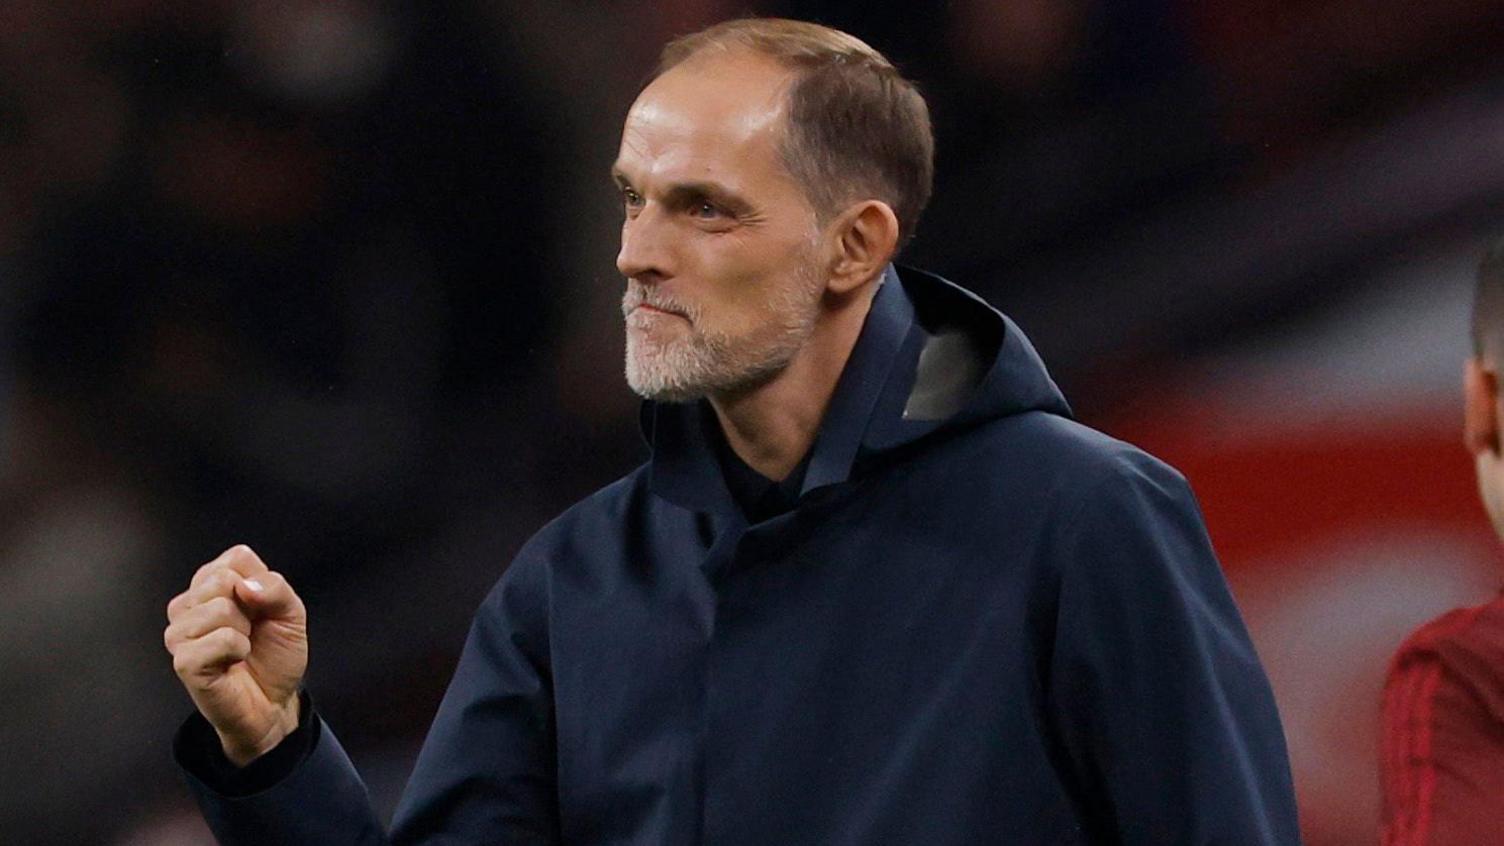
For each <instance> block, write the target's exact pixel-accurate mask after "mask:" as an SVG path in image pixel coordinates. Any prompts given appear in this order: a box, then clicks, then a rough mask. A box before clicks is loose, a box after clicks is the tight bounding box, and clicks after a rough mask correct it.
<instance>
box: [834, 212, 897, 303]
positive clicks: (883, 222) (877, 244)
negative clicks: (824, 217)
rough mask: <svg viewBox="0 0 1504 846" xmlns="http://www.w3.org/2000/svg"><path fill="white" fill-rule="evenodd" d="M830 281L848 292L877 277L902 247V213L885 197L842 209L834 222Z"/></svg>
mask: <svg viewBox="0 0 1504 846" xmlns="http://www.w3.org/2000/svg"><path fill="white" fill-rule="evenodd" d="M830 234H831V244H832V246H833V248H834V255H832V256H831V265H830V282H829V284H828V286H827V287H828V288H829V289H830V291H831V292H833V293H836V294H846V293H850V292H851V291H854V290H856V289H857V288H860V287H861V286H862V285H864V284H866V283H867V282H869V281H871V280H872V279H874V278H876V277H877V276H878V274H880V273H882V272H883V268H884V267H886V266H887V265H888V261H889V259H891V258H893V253H894V252H896V251H897V250H898V216H897V215H895V214H894V213H893V209H892V207H891V206H889V205H888V204H887V203H885V202H883V201H881V200H864V201H862V202H860V203H857V204H855V205H853V206H851V207H850V208H848V209H846V210H845V211H843V212H841V214H840V215H838V216H837V217H836V219H835V220H834V221H832V223H831V229H830Z"/></svg>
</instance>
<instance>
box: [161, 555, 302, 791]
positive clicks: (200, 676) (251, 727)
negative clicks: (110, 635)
mask: <svg viewBox="0 0 1504 846" xmlns="http://www.w3.org/2000/svg"><path fill="white" fill-rule="evenodd" d="M167 620H168V625H167V630H166V631H165V632H163V634H162V639H163V641H164V642H166V644H167V651H168V652H171V653H172V667H173V669H174V670H176V671H177V674H178V678H179V679H181V680H182V682H183V686H184V687H185V688H187V689H188V695H189V696H191V697H193V704H194V705H196V706H198V710H199V713H201V714H203V715H204V718H205V719H207V720H208V721H209V724H210V725H211V726H213V727H214V730H215V732H217V733H218V734H219V741H220V743H221V745H223V747H224V751H225V755H226V756H227V757H228V758H229V759H230V760H231V761H232V762H233V763H235V764H236V765H237V766H245V765H246V764H248V763H250V762H251V761H253V760H255V759H256V758H257V757H260V756H261V755H263V754H265V753H266V752H268V751H270V750H271V749H272V748H273V747H275V746H276V745H277V744H278V743H280V742H281V741H282V738H284V737H286V736H287V735H289V734H291V733H292V731H293V729H295V728H297V727H298V686H299V685H300V684H301V683H302V681H303V672H304V671H305V670H306V669H307V667H308V613H307V611H305V610H304V608H303V600H301V599H299V598H298V595H297V594H296V593H293V590H292V587H291V586H289V585H288V584H287V580H286V579H284V578H282V577H281V576H280V575H278V574H277V573H274V572H272V571H271V570H270V569H268V568H267V566H266V564H264V563H262V561H261V559H260V558H259V557H257V555H256V553H254V552H252V551H251V549H250V547H248V546H244V545H241V546H234V547H231V548H230V549H227V550H225V551H224V553H222V554H221V555H220V556H219V557H218V558H216V559H214V560H213V561H210V562H209V563H208V564H205V565H204V566H202V567H200V568H199V570H198V572H197V573H195V574H194V575H193V581H192V582H191V583H190V584H189V585H188V589H187V590H185V591H183V592H182V593H180V594H178V595H177V596H175V597H173V598H172V601H171V602H169V603H167Z"/></svg>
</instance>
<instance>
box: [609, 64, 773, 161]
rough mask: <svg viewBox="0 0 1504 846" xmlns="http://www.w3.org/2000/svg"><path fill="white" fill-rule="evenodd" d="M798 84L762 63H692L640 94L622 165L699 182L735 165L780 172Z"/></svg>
mask: <svg viewBox="0 0 1504 846" xmlns="http://www.w3.org/2000/svg"><path fill="white" fill-rule="evenodd" d="M791 80H792V73H791V72H790V71H788V70H787V69H785V68H782V67H779V66H778V65H776V64H774V63H773V62H772V61H771V60H767V59H762V58H759V57H751V56H744V55H741V56H738V55H732V56H717V57H715V58H707V59H690V60H689V61H686V62H685V63H683V64H680V65H678V66H676V67H674V68H673V69H671V70H669V71H668V72H666V73H664V74H663V75H661V76H659V77H658V78H657V79H655V80H653V81H652V82H651V83H649V85H648V86H647V87H646V88H644V89H643V91H642V93H641V94H639V95H638V97H637V100H636V102H634V103H633V104H632V108H631V109H630V110H629V111H628V112H627V119H626V123H625V125H624V126H623V128H622V137H621V151H620V155H619V157H618V160H617V166H618V167H619V168H620V169H622V170H623V171H625V172H629V173H630V172H632V171H646V173H645V174H644V175H655V174H659V173H673V174H675V175H698V176H706V175H709V174H707V173H706V172H705V171H706V170H707V169H711V170H714V169H716V168H717V167H720V168H725V167H729V166H732V165H735V166H737V167H740V168H747V167H754V168H759V169H760V168H764V167H778V164H779V162H778V156H777V152H778V142H779V141H780V140H781V138H782V135H783V131H784V120H785V117H786V114H787V108H786V105H785V103H786V92H787V88H788V84H789V82H790V81H791ZM779 169H780V170H781V168H779Z"/></svg>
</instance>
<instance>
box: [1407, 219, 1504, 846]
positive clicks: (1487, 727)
mask: <svg viewBox="0 0 1504 846" xmlns="http://www.w3.org/2000/svg"><path fill="white" fill-rule="evenodd" d="M1501 364H1504V241H1500V242H1499V243H1498V244H1497V245H1496V246H1495V247H1494V248H1493V249H1492V251H1490V253H1489V254H1488V255H1487V256H1486V257H1485V258H1484V260H1483V262H1482V264H1481V266H1480V267H1479V269H1478V283H1477V295H1476V299H1475V302H1474V306H1473V355H1472V356H1471V357H1470V358H1469V359H1468V360H1467V363H1466V366H1465V369H1464V377H1463V378H1464V385H1463V394H1464V406H1465V424H1464V440H1465V442H1466V444H1467V448H1468V451H1469V452H1471V453H1472V454H1473V458H1474V460H1475V462H1476V465H1477V471H1478V490H1479V493H1480V494H1481V496H1482V499H1483V506H1484V509H1485V510H1486V511H1487V512H1488V516H1489V519H1490V520H1491V521H1492V522H1493V526H1494V531H1495V532H1497V533H1498V534H1499V535H1500V537H1504V457H1501V455H1500V425H1501V423H1500V421H1501V418H1504V405H1501V396H1500V392H1499V391H1500V389H1499V378H1500V370H1501V368H1500V365H1501ZM1382 726H1383V735H1382V744H1381V756H1380V763H1381V774H1382V787H1383V794H1384V804H1383V812H1382V813H1383V818H1382V825H1381V828H1380V842H1381V843H1382V844H1383V846H1451V845H1452V844H1469V846H1485V844H1504V594H1501V595H1500V596H1498V597H1495V598H1494V600H1493V601H1491V602H1489V603H1487V604H1485V605H1480V606H1477V607H1474V608H1460V609H1457V610H1455V611H1451V612H1449V613H1447V614H1444V615H1442V616H1441V617H1439V618H1437V619H1435V620H1432V621H1431V622H1429V623H1427V624H1425V625H1424V626H1421V627H1420V628H1419V629H1418V630H1416V631H1415V633H1414V634H1412V635H1411V636H1410V637H1409V639H1408V640H1406V641H1405V643H1404V644H1403V645H1402V646H1401V647H1400V649H1399V652H1397V653H1396V654H1395V657H1394V661H1393V663H1392V664H1391V665H1390V668H1389V675H1388V678H1387V680H1386V681H1385V684H1384V704H1383V718H1382Z"/></svg>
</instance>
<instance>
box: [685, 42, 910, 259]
mask: <svg viewBox="0 0 1504 846" xmlns="http://www.w3.org/2000/svg"><path fill="white" fill-rule="evenodd" d="M734 52H750V53H754V54H757V55H760V56H763V57H766V58H767V59H769V60H771V61H772V62H774V63H776V64H777V65H778V66H780V67H782V68H785V69H787V70H788V71H789V72H790V76H789V81H788V85H787V87H786V88H785V89H783V90H782V91H781V92H780V93H781V94H782V96H783V98H784V102H783V104H782V106H783V108H782V109H781V110H780V114H781V116H783V117H784V118H785V120H786V127H785V131H784V134H783V136H782V138H781V139H780V144H779V154H780V160H781V161H782V163H783V166H784V168H785V169H786V170H787V171H788V173H789V175H790V176H791V177H792V178H793V179H794V181H795V182H797V183H798V184H800V185H801V186H803V190H804V191H805V193H806V195H807V196H808V198H809V202H810V205H811V206H813V207H814V208H815V210H816V212H817V213H818V214H820V215H821V217H822V218H823V219H829V218H830V217H832V216H833V215H835V214H836V213H838V212H840V211H841V210H842V209H843V208H844V207H846V206H848V205H849V204H851V203H854V202H861V201H864V200H869V199H875V200H879V201H881V202H884V203H886V204H887V205H888V206H890V207H891V208H892V209H893V214H894V216H895V217H896V218H897V219H898V225H899V232H900V242H901V243H902V242H907V241H908V240H909V239H910V238H912V237H913V234H914V230H915V229H916V228H917V226H918V223H919V218H920V215H921V214H922V213H923V211H924V207H925V205H926V204H927V203H928V202H929V196H930V189H931V186H932V184H933V181H934V169H935V166H934V156H935V141H934V135H933V133H932V131H931V129H930V116H929V107H928V106H927V105H926V104H925V102H924V98H923V97H922V96H921V95H920V94H919V91H918V89H917V88H915V86H914V84H913V83H912V82H910V81H908V80H906V79H904V78H903V76H902V74H900V73H899V72H898V70H897V69H896V68H894V67H893V65H892V63H891V62H889V61H888V60H887V59H886V58H884V57H883V55H882V54H881V53H879V52H877V51H876V50H874V49H872V48H871V47H870V46H868V45H867V44H866V43H864V42H863V41H862V40H861V39H859V38H856V37H855V36H852V35H848V34H847V33H844V32H841V31H839V30H835V29H831V28H829V27H825V26H820V25H819V24H813V23H806V22H804V21H791V20H781V19H777V18H751V19H743V20H733V21H726V22H724V23H720V24H716V25H715V26H712V27H710V28H708V29H704V30H701V31H700V32H696V33H694V34H692V35H687V36H685V37H683V38H680V39H678V40H676V41H673V42H671V43H670V44H669V45H668V46H667V47H665V48H664V49H663V54H662V57H661V59H660V63H659V68H658V73H659V75H662V74H664V73H666V72H668V71H669V70H671V69H674V68H676V67H678V66H680V65H682V64H684V63H686V62H693V61H698V60H707V59H714V57H716V56H718V55H726V54H729V53H734Z"/></svg>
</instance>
